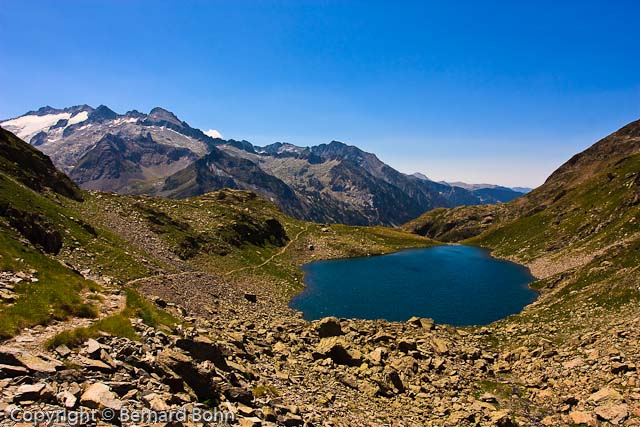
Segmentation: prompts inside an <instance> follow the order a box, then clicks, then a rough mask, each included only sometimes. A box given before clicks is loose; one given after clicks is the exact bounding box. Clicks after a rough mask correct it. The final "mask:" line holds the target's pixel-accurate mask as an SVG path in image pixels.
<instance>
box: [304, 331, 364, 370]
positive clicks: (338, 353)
mask: <svg viewBox="0 0 640 427" xmlns="http://www.w3.org/2000/svg"><path fill="white" fill-rule="evenodd" d="M313 358H314V359H316V360H318V359H326V358H330V359H331V360H333V362H334V363H336V364H338V365H348V366H358V365H360V364H361V363H362V353H360V351H359V350H357V349H352V348H351V345H350V344H349V343H348V342H347V341H346V340H345V339H344V338H342V337H330V338H323V339H321V340H320V343H319V344H318V345H317V346H316V349H315V352H314V353H313Z"/></svg>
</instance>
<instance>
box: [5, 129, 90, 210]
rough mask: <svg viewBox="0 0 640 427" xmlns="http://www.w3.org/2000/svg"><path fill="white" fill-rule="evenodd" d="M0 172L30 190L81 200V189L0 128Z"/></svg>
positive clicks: (30, 148) (40, 155) (49, 161)
mask: <svg viewBox="0 0 640 427" xmlns="http://www.w3.org/2000/svg"><path fill="white" fill-rule="evenodd" d="M0 169H2V171H3V172H5V173H7V174H9V175H11V176H12V177H14V178H15V179H16V180H18V181H19V182H21V183H22V184H24V185H26V186H27V187H29V188H31V189H33V190H36V191H43V190H44V189H50V190H52V191H55V192H56V193H58V194H61V195H63V196H65V197H70V198H72V199H75V200H82V194H81V192H80V189H79V188H78V187H77V186H76V185H75V184H74V183H73V182H72V181H71V180H70V179H69V178H68V177H67V176H66V175H64V174H63V173H61V172H59V171H58V170H57V169H56V168H55V166H54V165H53V163H52V162H51V159H49V157H47V156H45V155H44V154H42V153H41V152H40V151H38V150H36V149H35V148H33V147H31V146H30V145H29V144H25V143H24V142H23V141H21V140H20V139H19V138H18V137H16V136H15V135H14V134H12V133H11V132H8V131H6V130H4V129H2V128H0Z"/></svg>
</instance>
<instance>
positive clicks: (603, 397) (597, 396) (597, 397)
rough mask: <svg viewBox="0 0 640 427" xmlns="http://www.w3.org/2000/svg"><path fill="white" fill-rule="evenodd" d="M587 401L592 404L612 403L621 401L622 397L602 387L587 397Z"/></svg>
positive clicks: (610, 389) (612, 390)
mask: <svg viewBox="0 0 640 427" xmlns="http://www.w3.org/2000/svg"><path fill="white" fill-rule="evenodd" d="M587 400H589V401H591V402H594V403H602V402H612V401H618V400H622V395H621V394H620V393H618V392H617V391H615V390H614V389H612V388H609V387H604V388H601V389H600V390H598V391H597V392H595V393H593V394H592V395H591V396H589V398H588V399H587Z"/></svg>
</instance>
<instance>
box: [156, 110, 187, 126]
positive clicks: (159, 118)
mask: <svg viewBox="0 0 640 427" xmlns="http://www.w3.org/2000/svg"><path fill="white" fill-rule="evenodd" d="M147 117H148V119H149V120H150V121H152V122H168V123H171V124H174V125H176V126H183V125H184V124H183V122H182V121H181V120H180V119H179V118H178V117H177V116H176V115H175V114H173V113H172V112H171V111H168V110H165V109H164V108H161V107H155V108H153V109H152V110H151V111H150V112H149V115H148V116H147Z"/></svg>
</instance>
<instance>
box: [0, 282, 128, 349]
mask: <svg viewBox="0 0 640 427" xmlns="http://www.w3.org/2000/svg"><path fill="white" fill-rule="evenodd" d="M103 286H104V285H103ZM105 291H107V292H101V293H98V294H97V295H99V296H100V297H102V298H103V301H102V302H100V304H97V306H98V307H99V308H100V313H99V314H98V317H97V318H94V319H84V318H79V317H72V318H70V319H67V320H63V321H53V322H52V323H50V324H48V325H46V326H41V325H38V326H34V327H31V328H26V329H23V330H22V331H21V332H20V334H19V335H16V336H15V337H13V338H11V339H9V340H7V341H4V342H3V343H2V345H8V346H12V347H19V348H21V349H24V350H27V351H33V352H38V351H42V350H44V347H45V344H46V342H47V341H48V340H49V339H51V338H53V337H54V336H56V335H58V334H59V333H61V332H64V331H68V330H73V329H76V328H86V327H89V326H91V325H92V324H93V323H95V322H96V321H98V320H100V319H104V318H105V317H108V316H111V315H113V314H117V313H119V312H121V311H122V310H124V308H125V306H126V295H125V293H124V292H118V290H117V289H115V288H107V287H105ZM84 296H85V297H86V296H87V295H84Z"/></svg>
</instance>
